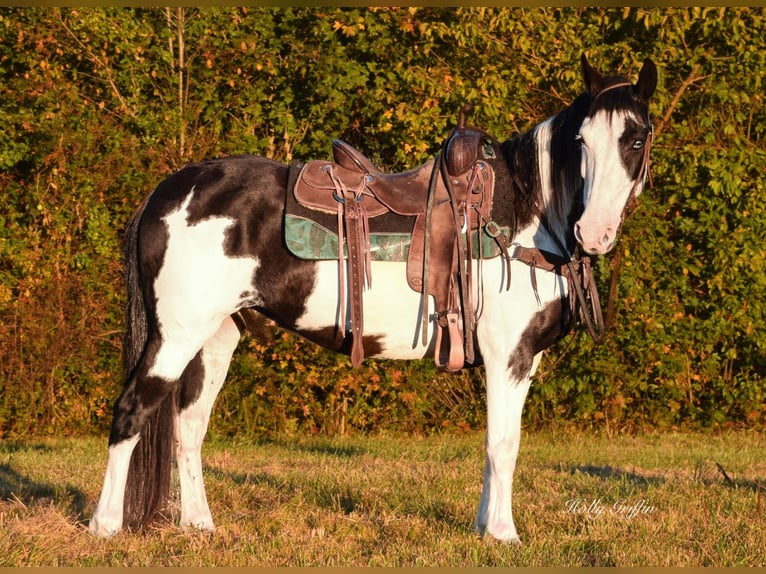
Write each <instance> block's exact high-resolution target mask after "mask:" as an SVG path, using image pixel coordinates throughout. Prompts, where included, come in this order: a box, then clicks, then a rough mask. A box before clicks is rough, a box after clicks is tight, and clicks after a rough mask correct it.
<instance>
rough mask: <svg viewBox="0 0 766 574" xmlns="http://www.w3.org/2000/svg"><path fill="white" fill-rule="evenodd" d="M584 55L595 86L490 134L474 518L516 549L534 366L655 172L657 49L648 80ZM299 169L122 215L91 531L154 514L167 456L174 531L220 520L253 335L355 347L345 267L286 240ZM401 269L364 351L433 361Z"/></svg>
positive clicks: (645, 74)
mask: <svg viewBox="0 0 766 574" xmlns="http://www.w3.org/2000/svg"><path fill="white" fill-rule="evenodd" d="M580 64H581V71H582V77H583V80H584V83H585V88H586V89H585V91H584V92H583V93H582V94H581V95H579V96H578V97H577V98H576V99H574V101H573V102H572V103H571V104H570V105H568V106H566V107H565V108H564V109H563V110H562V111H560V112H559V113H557V114H556V115H553V116H551V117H549V118H548V119H546V120H545V121H543V122H542V123H540V124H538V125H537V126H535V127H534V128H533V129H531V130H530V131H528V132H526V133H523V134H521V135H517V136H515V137H513V138H512V139H510V140H508V141H505V142H502V143H500V142H498V141H497V140H494V139H491V140H488V141H489V142H490V148H491V149H489V150H488V151H489V154H488V155H487V157H488V159H487V160H486V162H487V163H489V164H491V167H492V168H493V170H494V172H495V191H494V196H493V200H492V202H493V203H492V217H493V222H497V223H498V224H499V226H504V227H505V228H507V229H509V230H510V231H509V234H508V238H507V241H506V242H505V244H506V245H505V246H506V247H507V253H506V255H507V257H494V258H486V259H484V260H482V261H481V264H480V265H479V266H477V268H476V270H475V271H474V272H473V274H472V277H471V285H472V287H473V291H472V292H471V297H472V298H473V299H474V301H473V304H474V309H475V310H476V313H475V325H474V338H475V341H476V346H477V350H476V358H475V363H476V364H483V367H484V369H485V374H486V407H487V423H486V424H487V428H486V435H485V436H486V438H485V447H486V464H485V468H484V480H483V487H482V493H481V498H480V501H479V507H478V514H477V517H476V519H475V523H474V527H475V530H476V531H477V532H478V533H479V535H480V536H483V537H489V538H494V539H497V540H500V541H506V542H514V543H518V542H519V536H518V534H517V531H516V526H515V524H514V520H513V513H512V508H511V498H512V488H513V474H514V469H515V466H516V459H517V454H518V449H519V442H520V435H521V415H522V408H523V405H524V401H525V399H526V396H527V391H528V389H529V386H530V381H531V377H532V376H533V375H534V373H535V371H536V369H537V367H538V364H539V362H540V358H541V356H542V352H543V351H544V350H545V349H546V348H548V347H550V346H551V345H553V344H554V343H555V342H556V341H558V340H560V339H561V338H563V337H564V336H566V335H567V334H569V332H570V331H571V329H572V328H573V322H575V315H576V313H577V308H578V307H579V308H580V309H579V315H580V316H582V315H583V312H582V307H583V305H584V304H585V301H587V300H588V297H585V301H584V300H583V297H582V296H579V298H578V297H573V296H572V293H573V291H575V290H576V291H577V292H578V293H581V292H582V289H581V288H580V283H581V281H577V280H575V281H573V280H572V278H573V277H575V278H577V277H580V279H582V274H578V273H576V272H575V270H574V264H575V263H578V262H579V265H580V267H582V262H583V261H589V260H590V258H591V257H596V256H599V255H603V254H605V253H607V252H609V251H610V250H611V249H613V247H614V246H615V244H616V242H617V241H618V236H619V231H620V227H621V224H622V222H623V218H624V213H625V210H626V208H627V206H628V205H629V204H630V203H631V202H633V201H634V199H635V198H637V197H638V196H639V194H640V193H641V191H642V189H643V188H644V186H645V184H646V180H647V178H648V172H649V148H650V144H651V140H652V126H651V122H650V117H649V110H648V107H649V99H650V97H651V96H652V94H653V93H654V90H655V88H656V84H657V69H656V67H655V64H654V63H653V62H652V61H651V60H650V59H648V58H647V59H645V60H644V62H643V65H642V67H641V69H640V71H639V74H638V79H637V81H636V83H631V82H630V81H629V80H628V79H627V78H625V77H622V76H616V75H615V76H605V75H603V74H602V73H600V72H599V71H597V70H596V69H595V68H593V67H592V66H591V65H590V64H589V63H588V61H587V58H586V57H585V55H584V54H583V56H582V58H581V62H580ZM289 174H290V166H288V165H285V164H282V163H280V162H276V161H274V160H271V159H268V158H264V157H259V156H254V155H245V156H231V157H224V158H219V159H213V160H207V161H202V162H198V163H194V164H190V165H187V166H185V167H183V168H182V169H180V170H179V171H177V172H175V173H174V174H172V175H170V176H168V177H167V178H166V179H164V180H163V181H162V182H161V183H160V184H159V185H158V186H157V187H156V189H155V190H154V191H153V192H152V193H151V194H150V195H149V196H148V197H147V198H146V199H145V200H144V201H143V203H142V204H141V205H140V206H139V207H138V209H137V211H136V214H135V216H134V217H133V219H132V220H131V222H130V223H129V224H128V227H127V229H126V234H125V248H124V249H125V278H126V279H125V280H126V284H127V311H126V326H125V331H124V341H123V343H124V344H123V364H124V379H125V384H124V388H123V390H122V393H121V395H120V396H119V398H118V399H117V400H116V402H115V405H114V411H113V421H112V427H111V433H110V436H109V442H108V458H107V465H106V472H105V477H104V481H103V488H102V492H101V496H100V498H99V500H98V503H97V506H96V508H95V511H94V514H93V517H92V519H91V521H90V525H89V529H90V531H91V532H92V533H93V534H95V535H99V536H111V535H114V534H116V533H118V532H119V531H121V530H122V529H123V527H125V528H129V529H133V528H141V527H142V526H144V525H146V524H148V523H150V522H151V521H152V520H155V519H156V518H157V516H158V513H160V512H161V511H162V510H163V509H164V508H165V504H166V502H167V499H168V496H169V484H170V469H171V465H172V461H173V458H175V461H176V465H177V470H178V476H179V483H180V495H181V509H180V525H181V526H182V527H184V528H195V529H199V530H202V531H213V530H214V528H215V526H214V522H213V518H212V515H211V512H210V509H209V506H208V502H207V498H206V494H205V488H204V484H203V469H202V460H201V445H202V441H203V439H204V436H205V434H206V432H207V427H208V423H209V418H210V413H211V410H212V406H213V402H214V400H215V398H216V395H217V394H218V392H219V391H220V389H221V387H222V385H223V383H224V379H225V377H226V373H227V370H228V367H229V363H230V361H231V357H232V354H233V352H234V350H235V347H236V346H237V344H238V341H239V340H240V336H241V334H242V333H243V332H245V331H246V330H247V331H250V332H251V333H253V336H258V333H259V332H262V329H264V328H265V327H268V326H271V325H274V324H276V325H277V326H279V327H282V328H284V329H287V330H289V331H292V332H295V333H298V334H299V335H301V336H303V337H305V338H307V339H308V340H310V341H313V342H314V343H317V344H319V345H322V346H324V347H326V348H327V349H331V350H333V351H337V352H341V353H347V354H348V353H349V350H350V346H349V344H348V343H349V341H348V337H339V336H338V325H337V322H338V316H339V313H341V312H342V310H343V309H341V308H342V307H344V306H345V300H346V297H345V296H343V297H342V296H341V293H340V291H341V286H340V285H339V283H341V281H340V280H339V263H338V261H329V260H326V261H314V260H304V259H300V258H298V257H295V256H294V255H292V254H291V253H290V252H288V251H287V249H286V247H285V240H284V237H283V234H282V232H283V229H282V228H283V215H284V210H285V194H286V186H287V184H288V178H289V177H290V176H289ZM468 257H469V259H470V257H471V256H470V255H469V256H468ZM404 266H405V263H403V262H401V261H372V262H371V263H370V267H371V269H370V271H371V275H372V276H373V277H374V281H373V282H372V283H371V284H369V285H367V286H366V290H365V291H364V335H363V340H362V341H361V343H362V346H363V349H364V352H365V354H366V355H367V356H369V357H370V358H375V359H421V358H423V357H425V356H426V355H427V354H428V353H429V352H432V351H433V349H434V333H435V329H434V323H433V322H431V321H429V322H428V324H427V325H426V332H425V335H424V336H422V337H421V336H418V331H419V330H420V329H421V324H420V321H419V317H420V315H421V312H422V306H423V299H424V296H423V295H422V294H421V293H417V292H415V291H414V290H412V289H411V288H409V287H408V285H407V282H406V279H405V268H404ZM591 295H592V296H594V295H595V293H591ZM425 298H427V297H425ZM578 301H579V303H578ZM590 314H592V313H590ZM584 315H585V316H589V313H584ZM422 334H423V333H421V335H422ZM470 366H471V365H466V367H470ZM139 439H140V440H139Z"/></svg>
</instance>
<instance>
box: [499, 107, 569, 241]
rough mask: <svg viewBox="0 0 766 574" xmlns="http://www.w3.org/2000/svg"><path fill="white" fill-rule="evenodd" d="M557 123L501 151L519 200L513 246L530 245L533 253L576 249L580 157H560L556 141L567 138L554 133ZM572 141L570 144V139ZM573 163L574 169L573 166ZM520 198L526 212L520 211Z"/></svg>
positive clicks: (546, 124)
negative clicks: (533, 248)
mask: <svg viewBox="0 0 766 574" xmlns="http://www.w3.org/2000/svg"><path fill="white" fill-rule="evenodd" d="M555 118H556V117H555V116H554V117H552V118H549V119H548V120H546V121H544V122H542V123H541V124H538V125H537V126H536V127H535V128H533V129H532V130H530V131H529V132H527V133H525V134H522V135H520V136H517V137H516V138H514V139H513V140H511V141H509V142H507V144H506V147H505V153H506V158H507V160H508V165H509V166H511V170H512V171H513V181H514V191H515V194H516V196H517V199H516V202H515V203H516V205H517V222H518V224H517V231H518V235H517V237H516V239H515V241H517V242H519V243H520V244H528V243H529V242H532V243H534V244H535V246H537V247H540V248H548V249H553V250H555V251H556V252H558V251H561V249H560V248H558V246H559V245H564V246H565V247H566V250H567V251H569V252H570V254H571V249H573V247H574V241H573V236H572V231H571V230H572V226H573V223H574V220H575V219H576V218H577V217H578V216H579V214H578V213H575V211H576V206H577V198H578V197H580V196H581V193H582V179H581V177H580V176H579V157H577V158H575V157H574V156H570V157H564V156H563V155H562V152H560V151H559V150H561V149H564V150H566V146H565V145H562V141H561V139H560V138H566V137H568V134H564V133H555V129H554V128H555V122H554V120H555ZM571 139H572V142H573V141H574V136H572V138H571ZM570 145H571V144H570ZM567 151H568V150H567ZM575 160H577V165H576V166H575V165H573V164H572V162H573V161H575ZM519 198H522V199H523V202H524V203H526V207H524V208H519ZM522 213H523V214H524V215H521V214H522Z"/></svg>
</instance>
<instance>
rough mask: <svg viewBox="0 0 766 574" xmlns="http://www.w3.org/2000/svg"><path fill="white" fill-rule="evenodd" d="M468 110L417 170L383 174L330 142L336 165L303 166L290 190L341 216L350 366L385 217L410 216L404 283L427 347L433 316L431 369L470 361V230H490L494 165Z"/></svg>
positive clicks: (356, 355)
mask: <svg viewBox="0 0 766 574" xmlns="http://www.w3.org/2000/svg"><path fill="white" fill-rule="evenodd" d="M469 110H470V106H466V107H464V108H463V109H462V110H461V111H460V115H459V120H458V125H457V127H456V128H455V129H453V130H452V132H451V133H450V135H449V136H448V137H447V139H446V140H445V142H444V144H443V145H442V148H441V150H440V152H439V153H437V154H436V156H435V157H434V158H433V159H431V160H430V161H428V162H426V163H425V164H423V165H421V166H420V167H417V168H415V169H411V170H409V171H404V172H401V173H383V172H382V171H381V170H380V169H378V168H377V167H376V166H375V165H374V164H373V163H372V162H371V161H370V160H369V159H368V158H367V157H365V156H364V155H363V154H362V153H361V152H359V151H358V150H356V149H355V148H353V147H352V146H350V145H349V144H347V143H345V142H342V141H340V140H334V141H333V145H332V151H333V159H334V161H333V162H331V161H322V160H316V161H311V162H308V163H306V164H305V165H303V166H302V167H301V168H300V173H299V174H298V176H297V178H296V179H295V185H294V186H293V187H292V192H293V194H294V198H295V200H296V201H297V203H298V204H300V205H302V206H303V207H305V208H308V209H309V210H312V211H317V212H322V213H324V214H335V215H337V233H338V259H339V262H340V265H339V274H340V300H341V305H340V309H341V311H340V328H341V329H342V330H343V333H344V334H345V333H346V327H347V325H346V316H345V301H346V297H347V295H346V283H347V284H348V290H349V293H348V304H349V308H350V333H351V335H352V341H351V360H352V363H353V365H354V366H355V367H358V366H359V365H360V364H361V362H362V360H363V358H364V349H363V346H362V336H363V331H364V327H363V303H362V291H363V289H364V288H365V287H369V286H370V285H371V282H372V276H371V266H370V250H369V234H370V232H369V219H370V218H375V217H378V216H380V215H383V214H386V213H394V214H397V215H400V216H408V217H410V218H414V225H413V228H412V236H411V243H410V247H409V255H408V259H407V281H408V284H409V285H410V287H411V288H412V289H413V290H415V291H416V292H419V293H422V294H423V306H422V308H423V315H422V322H421V333H422V339H423V344H424V345H427V344H428V339H427V326H428V322H429V321H430V320H432V319H434V320H435V321H436V327H435V328H436V343H435V347H436V348H435V351H434V356H435V361H436V364H437V366H438V367H439V368H440V369H443V370H447V371H456V370H459V369H462V368H463V367H464V366H465V365H466V363H468V364H470V363H473V362H474V346H473V344H474V322H475V316H474V312H473V309H472V297H471V292H470V290H471V267H472V265H471V259H472V255H471V254H472V253H474V252H475V248H474V245H473V243H474V239H473V235H474V234H477V235H478V236H479V241H478V242H477V243H478V251H479V258H481V256H482V255H481V252H482V248H481V244H482V241H481V233H477V231H476V230H480V229H483V228H484V227H485V226H486V225H487V224H491V223H493V222H491V219H490V215H491V208H492V196H493V190H494V178H495V176H494V171H493V169H492V167H491V166H490V164H489V163H488V162H487V160H488V159H492V158H494V156H495V152H494V149H493V147H492V141H493V140H492V139H491V138H489V137H488V136H487V135H486V134H485V133H484V132H482V131H480V130H478V129H476V128H471V127H466V126H465V114H466V112H467V111H469ZM288 193H289V189H288ZM325 218H327V215H325ZM495 227H496V225H495ZM500 237H501V239H500V240H498V243H499V244H500V246H501V248H502V249H503V251H504V252H506V256H507V242H505V241H501V240H502V239H504V238H503V237H502V236H500ZM504 244H505V247H503V245H504ZM344 247H345V251H346V253H347V258H348V270H347V272H346V273H347V278H344V268H345V265H344V264H343V263H344V260H345V254H344ZM428 295H432V296H433V298H434V303H435V306H436V312H435V314H434V315H433V316H430V315H429V313H428ZM445 335H446V336H445Z"/></svg>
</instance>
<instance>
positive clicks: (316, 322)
mask: <svg viewBox="0 0 766 574" xmlns="http://www.w3.org/2000/svg"><path fill="white" fill-rule="evenodd" d="M406 267H407V265H406V263H404V262H391V261H373V262H372V285H371V286H370V287H369V288H368V289H366V290H365V291H364V295H363V304H364V338H365V352H366V353H367V355H368V356H370V357H378V358H386V359H419V358H422V357H424V356H425V355H426V354H427V351H428V346H427V345H426V346H424V345H423V341H422V334H421V333H422V331H421V321H422V318H421V294H420V293H416V292H415V291H413V290H412V289H410V287H409V285H408V284H407V279H406ZM348 295H349V294H348V282H346V298H347V299H348ZM339 301H340V283H339V280H338V263H337V262H336V261H320V262H318V264H317V273H316V281H315V284H314V290H313V291H312V293H311V295H310V296H309V298H308V299H307V301H306V304H305V309H306V310H305V313H304V314H303V315H301V317H300V318H299V319H298V321H297V322H296V327H297V329H298V331H305V332H312V331H318V330H322V329H326V328H329V327H334V326H335V325H336V324H337V323H338V321H339V319H340V309H339ZM433 305H434V303H433V299H431V300H430V302H429V306H430V307H429V311H430V312H431V313H432V312H433ZM350 313H351V312H350V310H349V307H348V301H347V302H346V310H345V315H346V317H345V319H346V325H347V327H348V326H350V322H351V316H350ZM431 336H432V332H431V325H430V324H429V325H428V336H427V340H429V341H430V338H431ZM368 340H370V341H374V344H373V345H370V346H369V347H370V349H367V347H368V345H367V341H368Z"/></svg>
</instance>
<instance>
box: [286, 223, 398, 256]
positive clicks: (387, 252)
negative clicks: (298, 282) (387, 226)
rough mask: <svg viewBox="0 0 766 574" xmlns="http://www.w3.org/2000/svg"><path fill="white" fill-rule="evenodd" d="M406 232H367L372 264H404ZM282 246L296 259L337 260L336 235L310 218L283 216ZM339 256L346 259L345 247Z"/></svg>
mask: <svg viewBox="0 0 766 574" xmlns="http://www.w3.org/2000/svg"><path fill="white" fill-rule="evenodd" d="M410 240H411V235H410V234H409V233H396V232H392V233H371V234H370V259H371V260H372V261H407V257H408V256H409V253H410ZM285 244H286V245H287V249H288V250H289V251H290V253H292V254H293V255H295V256H296V257H298V258H300V259H313V260H329V259H337V258H338V233H337V232H336V231H331V230H330V229H327V228H326V227H324V226H322V225H320V224H319V223H317V222H316V221H313V220H311V219H308V218H305V217H300V216H296V215H290V214H287V215H285ZM343 255H344V256H345V257H348V251H347V249H346V246H345V245H344V246H343Z"/></svg>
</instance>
